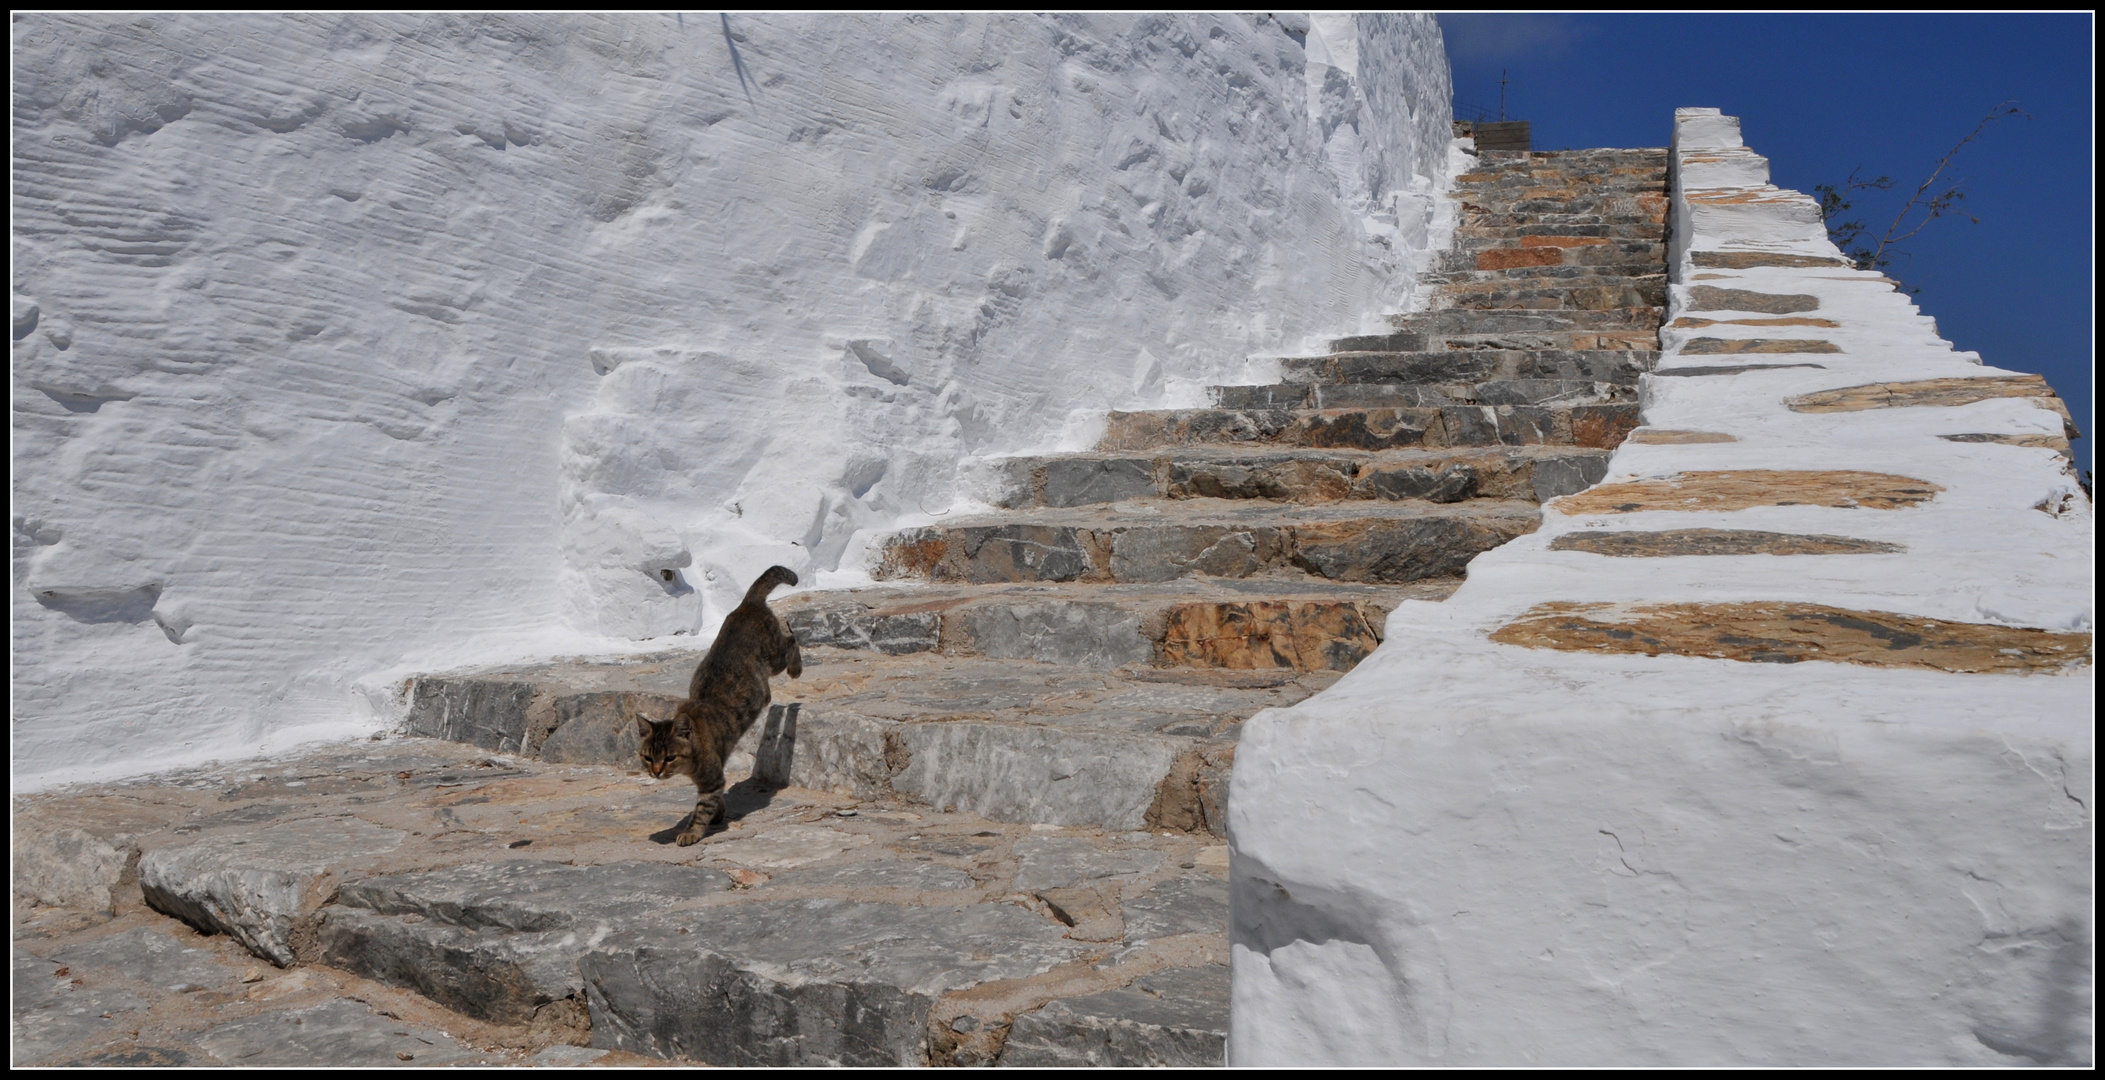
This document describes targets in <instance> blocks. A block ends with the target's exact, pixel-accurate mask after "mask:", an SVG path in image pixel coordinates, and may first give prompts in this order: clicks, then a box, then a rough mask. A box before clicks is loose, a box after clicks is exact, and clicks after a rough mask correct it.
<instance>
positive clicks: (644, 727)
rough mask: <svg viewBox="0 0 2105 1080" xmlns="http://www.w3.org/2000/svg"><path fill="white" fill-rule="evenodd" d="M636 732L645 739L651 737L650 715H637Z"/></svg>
mask: <svg viewBox="0 0 2105 1080" xmlns="http://www.w3.org/2000/svg"><path fill="white" fill-rule="evenodd" d="M636 734H638V735H641V736H643V737H644V738H646V739H648V738H650V737H651V722H650V717H647V716H639V717H637V718H636Z"/></svg>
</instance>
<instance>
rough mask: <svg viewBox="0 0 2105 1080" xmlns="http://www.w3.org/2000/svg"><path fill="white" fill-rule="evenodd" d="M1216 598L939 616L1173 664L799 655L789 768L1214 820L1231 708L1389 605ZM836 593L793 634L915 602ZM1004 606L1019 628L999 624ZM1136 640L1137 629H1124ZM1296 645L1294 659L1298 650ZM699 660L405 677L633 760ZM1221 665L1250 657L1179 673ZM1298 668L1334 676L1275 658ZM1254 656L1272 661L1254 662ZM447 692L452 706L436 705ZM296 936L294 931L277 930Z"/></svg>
mask: <svg viewBox="0 0 2105 1080" xmlns="http://www.w3.org/2000/svg"><path fill="white" fill-rule="evenodd" d="M1221 592H1222V591H1220V590H1216V591H1214V593H1213V597H1215V598H1214V599H1203V598H1202V599H1198V600H1194V601H1191V602H1188V603H1185V604H1182V605H1167V607H1168V610H1167V611H1166V612H1164V613H1163V614H1164V617H1165V623H1166V626H1165V627H1163V628H1162V629H1159V630H1155V629H1153V628H1150V627H1146V626H1140V627H1135V626H1134V625H1132V623H1131V622H1124V621H1123V617H1129V616H1130V615H1131V613H1132V612H1133V610H1134V609H1135V608H1144V605H1142V604H1139V603H1137V602H1135V603H1132V605H1131V606H1130V607H1125V608H1121V607H1120V606H1119V605H1118V604H1116V603H1113V602H1094V603H1092V602H1087V601H1084V602H1081V603H1075V602H1072V601H1073V599H1074V596H1073V594H1068V595H1066V596H1064V597H1063V596H1061V595H1052V596H1047V597H1043V598H1040V601H1039V602H1038V603H1037V604H1035V605H1026V604H1007V605H1004V604H1000V603H983V604H978V605H971V604H957V603H954V602H953V603H952V605H951V606H952V607H955V608H961V609H963V610H958V611H955V612H946V613H945V619H944V622H945V623H946V624H948V625H952V626H955V627H958V628H960V629H961V631H963V632H964V633H961V635H960V636H968V635H969V636H970V638H969V639H973V640H975V643H976V644H979V645H982V646H984V647H986V648H987V651H988V652H990V653H992V652H997V651H999V650H1001V649H1003V648H1004V647H1006V648H1007V649H1008V651H1011V652H1013V653H1022V654H1027V655H1028V654H1037V655H1043V654H1045V653H1047V652H1057V651H1058V650H1057V649H1056V648H1054V647H1053V646H1055V645H1056V644H1057V643H1058V642H1059V641H1064V642H1065V643H1066V645H1068V646H1070V647H1077V648H1080V649H1087V648H1091V647H1095V648H1100V649H1102V650H1104V651H1110V650H1113V649H1119V648H1124V649H1128V650H1132V651H1135V652H1137V651H1140V650H1143V649H1151V648H1153V643H1152V642H1149V641H1148V640H1147V635H1148V633H1150V632H1153V633H1155V634H1157V635H1159V636H1158V638H1157V640H1159V641H1161V642H1162V649H1161V652H1162V655H1163V658H1164V660H1165V662H1168V663H1181V664H1184V665H1186V666H1181V667H1160V668H1157V667H1148V666H1145V664H1144V662H1140V661H1130V660H1129V661H1128V662H1127V664H1126V666H1125V667H1122V668H1116V669H1113V668H1110V667H1109V666H1108V661H1115V660H1118V659H1119V657H1117V656H1115V655H1114V656H1109V657H1088V656H1084V657H1082V658H1081V659H1082V660H1083V661H1084V662H1092V661H1093V662H1094V664H1095V665H1096V666H1094V667H1085V666H1078V665H1073V664H1064V665H1063V664H1047V663H1031V662H1026V661H1024V660H1020V659H1016V658H1008V657H1000V656H989V655H978V656H951V655H943V654H941V653H938V652H935V651H924V652H913V653H906V654H902V655H888V654H886V653H884V652H881V651H877V650H870V649H838V648H831V647H828V646H825V645H820V644H816V643H814V644H813V645H812V646H811V647H810V648H808V649H806V650H805V676H804V678H803V679H802V680H799V681H790V680H778V683H779V684H780V685H778V687H777V691H776V692H777V700H778V702H788V701H794V702H796V703H797V704H798V705H799V714H800V715H799V720H798V724H797V735H796V743H795V752H794V755H793V759H792V764H791V769H790V781H791V783H792V784H794V785H796V786H797V787H801V788H810V789H813V790H819V791H830V792H837V793H840V794H843V795H848V796H853V797H856V798H892V799H906V800H910V801H913V802H917V803H921V804H926V805H929V806H933V807H935V808H936V809H939V810H945V811H949V810H961V811H968V812H971V813H974V814H978V815H979V816H981V817H985V818H989V819H992V820H996V821H1012V822H1024V823H1040V824H1053V825H1086V826H1096V827H1101V828H1109V829H1138V828H1156V827H1158V826H1159V827H1161V828H1169V829H1175V830H1177V831H1180V832H1193V831H1197V832H1206V831H1209V830H1211V831H1214V832H1218V831H1219V830H1221V829H1223V828H1225V821H1224V820H1223V819H1222V818H1221V817H1220V801H1219V800H1220V799H1221V798H1222V797H1224V794H1223V793H1225V791H1226V784H1227V768H1228V762H1229V761H1230V760H1232V756H1233V751H1232V747H1233V738H1234V735H1235V733H1236V732H1237V730H1239V727H1240V724H1241V722H1242V720H1243V719H1244V718H1246V717H1248V716H1249V715H1251V714H1253V713H1255V712H1257V711H1258V710H1259V709H1263V708H1267V707H1270V706H1273V705H1286V704H1292V703H1293V702H1294V701H1298V700H1300V699H1301V698H1303V697H1306V696H1307V695H1308V694H1309V693H1312V692H1313V691H1314V690H1315V689H1317V688H1319V687H1322V686H1326V685H1328V681H1329V680H1332V679H1335V678H1336V677H1337V675H1338V674H1339V670H1340V669H1342V668H1344V667H1349V666H1350V665H1351V664H1352V663H1356V662H1357V661H1358V659H1359V658H1360V657H1361V656H1364V655H1365V654H1366V653H1367V652H1368V651H1371V650H1372V648H1373V641H1372V640H1371V639H1372V635H1373V633H1374V627H1375V626H1376V625H1378V623H1379V619H1380V616H1381V615H1382V614H1383V613H1385V611H1386V607H1380V606H1376V605H1375V604H1372V603H1369V602H1368V599H1369V598H1370V597H1369V594H1368V593H1364V592H1362V593H1359V594H1357V595H1351V594H1342V595H1341V594H1335V593H1333V594H1331V595H1328V596H1325V595H1323V594H1322V593H1321V592H1320V591H1318V590H1315V589H1312V588H1296V587H1295V586H1293V585H1287V586H1286V587H1281V588H1274V589H1272V590H1267V591H1265V592H1263V593H1260V594H1258V595H1253V596H1251V597H1249V598H1248V599H1247V600H1234V599H1232V598H1226V599H1224V598H1220V597H1221ZM1402 595H1412V593H1408V592H1407V593H1400V594H1399V593H1393V592H1392V593H1391V594H1390V598H1389V599H1388V603H1390V604H1393V603H1394V598H1395V597H1398V596H1402ZM1418 595H1424V594H1422V593H1419V594H1418ZM1281 598H1283V599H1281ZM1063 601H1064V602H1063ZM848 603H852V602H843V601H833V602H832V606H831V610H825V609H819V610H814V611H813V612H812V613H811V615H809V616H808V617H806V618H803V619H802V620H800V632H802V630H803V629H805V628H808V627H809V626H811V625H812V624H814V623H817V624H821V625H825V626H826V627H828V628H829V629H831V630H833V631H835V632H836V633H840V634H841V635H842V636H847V635H848V634H851V633H852V632H853V631H854V630H855V629H856V625H855V624H856V622H857V620H858V619H862V618H867V619H868V621H869V622H871V623H875V622H880V621H881V620H882V619H884V618H888V617H891V615H892V614H893V613H894V612H895V611H896V609H897V608H898V607H912V605H894V606H893V607H892V608H890V609H888V608H887V607H886V606H885V605H884V604H883V603H882V602H881V601H880V602H878V603H875V604H862V605H859V607H858V608H857V609H853V610H850V609H847V604H848ZM1004 609H1005V610H1004ZM1004 617H1013V619H1014V621H1013V622H1012V623H1011V624H1009V625H1006V626H1004V625H1001V624H1000V622H999V620H1001V619H1003V618H1004ZM1092 621H1093V623H1094V625H1084V626H1080V627H1077V626H1076V625H1074V624H1076V623H1084V624H1087V623H1091V622H1092ZM975 624H977V625H975ZM865 625H867V624H865ZM1136 631H1137V633H1136ZM1136 636H1138V637H1140V638H1141V639H1142V640H1141V641H1139V642H1137V643H1135V642H1133V641H1132V640H1131V639H1132V638H1134V637H1136ZM1136 644H1137V645H1138V648H1137V649H1136V648H1135V645H1136ZM1297 649H1298V650H1300V652H1301V653H1302V655H1300V656H1298V657H1297V656H1295V655H1292V654H1293V653H1294V652H1295V650H1297ZM1326 652H1327V653H1328V654H1329V655H1326ZM699 659H700V658H699V656H698V655H696V654H692V653H689V654H659V655H655V656H646V657H637V658H631V659H627V660H624V661H618V662H592V661H548V662H542V663H534V664H526V665H516V666H508V667H500V668H485V669H474V670H467V671H457V672H445V673H438V674H432V675H423V676H418V677H416V678H414V679H412V680H411V681H410V698H411V706H410V721H409V732H410V733H411V734H413V735H426V736H433V737H440V738H449V737H455V736H448V735H447V734H446V733H445V730H452V731H454V732H461V731H475V732H482V733H487V734H486V737H485V742H486V743H495V744H497V745H498V746H500V747H511V746H518V747H523V749H522V750H520V751H518V752H520V753H522V754H523V755H524V756H526V757H529V758H533V757H538V758H540V759H541V760H543V761H548V762H554V763H563V764H585V765H593V764H608V765H620V766H631V765H633V764H634V762H635V760H636V735H635V731H636V718H637V717H639V716H647V717H652V718H660V719H662V718H664V717H667V716H670V715H671V713H672V710H673V708H674V707H676V706H677V704H678V703H679V701H680V700H682V698H683V697H684V693H671V692H668V688H669V684H671V683H673V682H676V681H677V682H679V683H680V684H681V687H682V690H684V684H685V678H686V676H687V675H688V673H690V672H691V671H692V670H693V667H694V665H695V663H698V662H699ZM1224 662H1239V663H1241V664H1242V665H1243V669H1242V670H1232V671H1231V670H1219V669H1218V668H1217V667H1199V666H1190V665H1195V664H1216V665H1217V664H1220V663H1224ZM1295 663H1300V664H1304V665H1323V664H1328V665H1330V666H1331V670H1328V671H1325V670H1297V669H1296V668H1295V667H1293V666H1281V665H1291V664H1295ZM1265 664H1269V665H1274V666H1270V667H1259V665H1265ZM441 700H443V701H448V702H451V703H454V704H452V705H450V706H447V707H444V708H441V707H438V706H435V705H434V703H435V702H438V701H441ZM520 700H540V701H544V702H546V703H547V704H548V705H549V706H550V707H551V709H553V710H555V711H559V712H560V713H561V714H562V716H563V717H564V719H563V720H562V722H561V723H560V724H559V725H558V726H557V727H556V729H555V730H554V731H552V732H550V733H549V734H548V735H547V736H545V737H544V738H542V739H541V740H539V741H536V740H534V739H533V738H532V737H531V732H532V729H533V722H534V718H533V716H532V714H531V712H530V710H527V709H521V708H518V707H517V706H516V704H514V703H516V702H517V701H520ZM460 702H474V703H476V706H477V708H476V712H475V715H474V716H473V717H472V723H468V724H460V725H456V726H454V727H452V728H450V729H443V730H436V731H435V730H434V726H433V725H431V724H430V723H429V720H430V718H431V717H432V716H434V715H436V714H437V713H439V712H441V711H445V708H450V709H451V711H453V712H454V713H455V714H456V715H457V714H458V713H459V711H460V709H459V705H458V703H460ZM761 726H762V725H761V724H759V723H756V724H755V725H754V727H753V730H752V731H749V732H748V733H747V735H746V737H745V738H744V739H743V740H742V741H741V743H740V744H739V746H738V748H737V750H736V751H735V752H734V753H733V754H732V756H731V758H730V760H729V763H728V764H727V767H726V768H727V771H728V772H730V773H731V774H733V775H738V774H742V773H744V772H747V771H749V770H750V769H751V761H752V757H753V750H754V749H755V746H756V744H757V742H758V738H759V733H760V728H761ZM690 799H691V793H690ZM681 809H684V807H682V808H681ZM666 824H667V825H671V824H672V822H671V821H667V822H666ZM192 857H197V858H202V857H204V853H203V852H197V853H193V856H192ZM190 876H191V877H193V878H198V880H201V881H205V880H206V879H204V878H200V877H198V875H196V874H192V875H190ZM206 884H209V881H206ZM222 891H224V890H222ZM309 910H311V907H310V908H309ZM296 920H297V916H295V917H294V919H293V921H296ZM297 936H298V931H297V930H295V931H294V932H293V933H290V934H288V935H286V937H287V938H288V939H290V938H296V937H297Z"/></svg>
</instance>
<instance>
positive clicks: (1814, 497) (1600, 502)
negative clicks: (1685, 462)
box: [1550, 469, 1944, 514]
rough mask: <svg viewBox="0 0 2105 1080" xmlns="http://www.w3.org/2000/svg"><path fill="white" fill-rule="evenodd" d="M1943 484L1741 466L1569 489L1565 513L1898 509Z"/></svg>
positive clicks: (1559, 502) (1560, 503)
mask: <svg viewBox="0 0 2105 1080" xmlns="http://www.w3.org/2000/svg"><path fill="white" fill-rule="evenodd" d="M1943 490H1944V489H1943V488H1941V487H1938V486H1937V485H1935V484H1932V483H1930V482H1929V481H1927V480H1916V479H1914V478H1912V477H1907V476H1894V475H1892V474H1891V473H1875V472H1857V471H1854V470H1849V469H1809V470H1804V471H1797V470H1781V469H1736V470H1733V471H1731V472H1688V473H1682V474H1680V475H1678V476H1668V477H1662V478H1660V479H1657V480H1635V481H1629V482H1626V483H1620V484H1602V485H1600V486H1599V487H1595V488H1592V489H1590V490H1587V491H1582V492H1579V493H1578V494H1576V495H1566V496H1564V497H1563V498H1560V499H1556V500H1554V501H1552V502H1551V503H1550V506H1551V507H1552V508H1553V509H1555V510H1556V511H1557V512H1558V513H1560V514H1627V513H1634V512H1636V511H1640V510H1745V509H1747V508H1748V507H1750V506H1837V507H1850V508H1857V509H1866V510H1895V509H1899V508H1900V507H1904V506H1914V505H1915V504H1917V503H1921V502H1928V501H1929V500H1930V499H1933V498H1935V497H1936V495H1937V493H1938V492H1940V491H1943Z"/></svg>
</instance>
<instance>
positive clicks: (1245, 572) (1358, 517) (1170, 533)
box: [873, 406, 1605, 584]
mask: <svg viewBox="0 0 2105 1080" xmlns="http://www.w3.org/2000/svg"><path fill="white" fill-rule="evenodd" d="M1597 407H1605V406H1597ZM1399 411H1400V410H1399ZM1538 521H1539V514H1538V511H1537V509H1536V507H1535V504H1534V503H1533V502H1520V501H1508V500H1490V499H1472V500H1469V501H1467V502H1461V503H1454V504H1450V505H1437V504H1428V503H1422V502H1415V501H1413V502H1374V501H1368V500H1354V501H1349V502H1337V503H1315V504H1276V503H1266V504H1252V503H1250V502H1249V501H1247V500H1236V499H1178V500H1170V501H1163V502H1153V501H1133V502H1121V503H1107V504H1103V505H1102V506H1097V507H1068V508H1044V509H1037V510H1029V511H1019V512H1012V513H1008V514H1003V515H1000V516H990V517H985V518H965V519H962V520H958V521H946V522H944V523H942V524H939V525H923V526H920V527H918V528H912V529H904V530H901V531H900V532H898V533H895V534H893V535H892V536H891V537H890V538H888V539H887V541H886V542H885V546H884V548H883V551H882V553H881V555H880V558H879V562H878V564H877V567H876V568H875V570H874V571H873V573H874V575H875V576H876V577H877V578H878V580H881V581H901V580H914V581H936V582H971V583H975V584H984V583H993V582H1005V581H1018V582H1024V581H1047V582H1051V581H1078V582H1090V583H1106V584H1108V583H1111V582H1118V583H1121V584H1124V583H1138V582H1157V581H1170V580H1174V579H1176V578H1183V577H1219V578H1248V577H1274V578H1279V579H1281V580H1283V581H1306V580H1324V581H1356V582H1378V583H1387V584H1401V583H1403V582H1408V581H1416V580H1418V579H1420V578H1428V577H1446V576H1452V575H1455V574H1460V573H1461V572H1462V568H1463V567H1464V566H1466V565H1468V562H1469V560H1470V559H1471V558H1473V557H1475V556H1476V554H1477V553H1478V552H1481V551H1486V550H1489V549H1491V548H1494V547H1497V546H1498V545H1500V544H1503V543H1505V542H1506V541H1507V540H1510V539H1512V538H1513V537H1516V536H1519V535H1521V534H1523V533H1527V532H1530V531H1533V529H1534V528H1535V526H1536V524H1537V522H1538Z"/></svg>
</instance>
